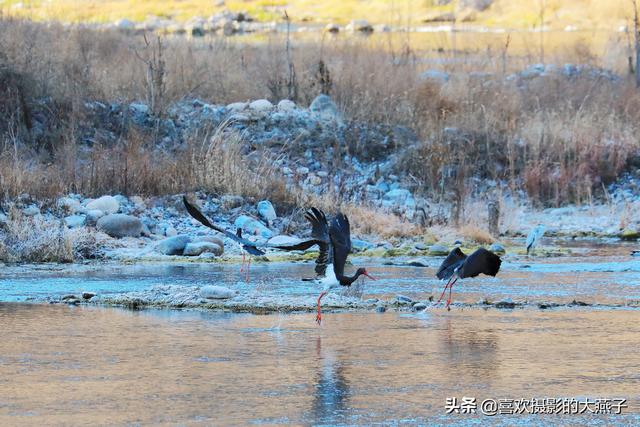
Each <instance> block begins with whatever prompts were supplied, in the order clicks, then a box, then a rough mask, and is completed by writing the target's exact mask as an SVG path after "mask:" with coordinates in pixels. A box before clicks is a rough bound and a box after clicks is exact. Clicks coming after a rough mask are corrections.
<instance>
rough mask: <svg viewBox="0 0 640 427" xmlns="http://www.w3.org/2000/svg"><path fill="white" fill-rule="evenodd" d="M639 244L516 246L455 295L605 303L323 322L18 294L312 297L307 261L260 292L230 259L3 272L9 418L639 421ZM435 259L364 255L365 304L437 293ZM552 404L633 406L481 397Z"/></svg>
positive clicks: (5, 413) (2, 400)
mask: <svg viewBox="0 0 640 427" xmlns="http://www.w3.org/2000/svg"><path fill="white" fill-rule="evenodd" d="M629 252H630V247H629V246H626V245H621V246H604V247H601V248H595V249H593V248H590V249H585V251H583V250H581V249H580V248H579V247H576V248H574V249H573V253H574V255H573V256H571V257H560V258H538V257H530V258H529V257H513V256H506V257H504V264H503V268H502V269H501V272H500V274H499V275H498V277H497V278H482V279H477V280H467V281H465V283H464V284H462V285H460V286H458V285H456V288H454V301H456V302H476V301H478V299H479V298H490V299H491V300H494V301H497V300H499V299H501V298H512V299H513V300H528V301H557V302H564V303H568V302H571V301H572V300H574V299H576V300H579V301H585V302H588V303H593V304H603V305H601V306H599V307H597V308H585V307H582V308H576V307H568V306H563V307H560V308H557V309H551V310H538V309H536V308H535V306H534V307H533V308H531V306H530V308H526V309H515V310H498V309H495V308H491V309H487V310H485V309H482V308H468V307H467V308H463V307H461V306H454V308H453V310H452V311H450V312H447V311H445V310H444V309H443V308H442V307H439V308H432V309H429V310H427V311H426V312H421V313H412V312H405V313H398V312H387V313H373V312H364V313H330V312H327V313H325V315H324V317H323V319H324V322H323V325H322V326H321V327H318V326H317V325H316V324H315V323H314V315H313V314H311V313H301V314H286V315H285V314H271V315H263V316H259V315H249V314H232V313H213V312H201V311H171V310H143V311H127V310H121V309H108V308H99V307H73V306H66V305H57V304H56V305H49V304H28V303H24V302H23V301H25V300H30V299H35V300H42V299H46V297H48V296H54V297H55V296H56V295H57V296H59V295H63V294H67V293H77V292H80V291H83V290H88V291H93V292H98V293H100V294H109V293H117V292H124V291H133V290H140V289H145V288H147V287H150V286H152V285H154V284H169V283H170V284H177V285H180V284H184V285H186V286H187V285H188V286H193V285H194V284H196V285H197V284H202V285H203V284H207V283H217V284H224V285H226V286H229V287H231V288H234V289H238V290H239V291H241V292H254V291H255V292H270V293H277V294H283V295H307V294H308V295H314V294H315V292H316V290H315V289H313V288H311V289H310V287H309V286H310V285H309V283H308V282H301V281H300V280H299V279H300V277H302V276H308V275H309V273H310V271H311V270H312V266H313V264H308V263H266V264H258V265H255V268H254V269H253V271H252V283H251V284H247V283H244V282H243V281H241V280H239V275H238V271H237V268H238V266H236V265H229V264H227V265H218V264H201V265H197V264H184V265H167V264H160V265H153V264H151V265H134V266H118V265H107V266H91V265H90V266H71V267H69V266H38V267H6V266H5V267H4V268H3V269H2V270H1V271H0V301H2V302H0V425H2V426H4V425H96V424H107V425H158V424H165V425H230V424H234V425H246V424H266V425H273V424H290V423H293V424H303V425H309V424H314V425H353V424H361V425H371V424H377V423H380V424H385V425H386V424H390V425H398V424H407V425H415V424H419V425H420V424H421V425H438V424H443V425H444V424H451V423H458V424H463V425H478V424H487V423H494V424H502V425H514V424H520V425H548V424H549V423H559V424H564V425H585V424H589V425H612V424H626V425H639V424H640V352H639V351H638V348H639V347H638V343H639V342H640V310H638V309H637V308H635V309H632V308H626V307H625V305H627V304H631V305H635V306H637V301H638V300H640V259H638V258H636V257H631V256H629ZM440 261H441V259H438V258H427V263H428V265H427V267H424V268H416V267H402V266H389V265H383V264H384V262H386V261H385V260H380V259H378V260H367V259H363V258H354V264H357V265H367V266H369V270H370V272H371V273H372V274H375V275H376V276H379V279H380V280H378V281H376V282H366V284H365V287H364V290H363V298H370V297H372V296H378V297H380V298H391V297H393V296H395V295H397V294H403V295H407V296H410V297H411V298H414V299H425V298H426V297H428V296H429V295H432V294H435V293H439V289H440V288H441V286H442V284H441V283H439V282H438V281H437V280H435V279H434V278H433V273H434V270H435V268H436V266H437V264H438V263H439V262H440ZM349 268H353V267H349ZM18 301H21V302H18ZM463 397H471V398H475V399H476V404H477V405H478V406H477V408H476V413H475V414H461V413H457V414H456V413H454V414H447V413H446V408H445V404H446V400H447V398H457V403H458V404H459V403H460V402H461V399H462V398H463ZM545 398H551V399H561V398H568V399H571V398H574V399H576V400H577V401H578V402H580V401H587V400H590V401H591V402H593V401H594V399H598V398H602V399H626V401H625V405H626V407H623V408H622V414H620V415H606V414H597V415H596V414H591V413H589V412H591V411H590V410H587V413H588V414H587V413H585V414H581V415H557V414H553V415H551V414H549V415H539V414H536V415H533V414H528V413H525V414H522V415H498V416H494V417H491V416H487V415H483V414H482V408H481V402H483V401H485V400H486V399H495V401H496V402H498V404H499V403H500V402H501V403H502V404H503V405H513V404H512V403H509V402H510V401H508V400H502V401H501V399H516V400H519V399H529V402H532V399H545ZM616 402H620V401H616ZM531 405H532V404H531ZM511 407H513V406H511ZM525 407H527V408H528V409H527V410H526V411H525V412H530V411H531V410H532V409H531V408H532V406H526V405H525ZM503 409H504V408H503ZM591 409H594V406H593V405H592V406H591ZM504 410H505V411H508V409H504ZM488 412H491V411H488Z"/></svg>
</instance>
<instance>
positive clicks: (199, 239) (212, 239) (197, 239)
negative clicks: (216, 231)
mask: <svg viewBox="0 0 640 427" xmlns="http://www.w3.org/2000/svg"><path fill="white" fill-rule="evenodd" d="M191 242H193V243H199V242H209V243H213V244H214V245H218V246H219V247H220V248H221V250H222V251H224V242H223V241H222V240H221V239H218V238H217V237H214V236H198V237H194V238H193V239H192V240H191ZM219 255H222V253H220V254H219Z"/></svg>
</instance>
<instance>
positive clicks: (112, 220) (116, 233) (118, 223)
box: [96, 214, 142, 238]
mask: <svg viewBox="0 0 640 427" xmlns="http://www.w3.org/2000/svg"><path fill="white" fill-rule="evenodd" d="M96 226H97V228H98V230H100V231H103V232H105V233H107V234H108V235H109V236H111V237H115V238H121V237H139V236H140V234H141V233H142V221H140V219H138V218H136V217H135V216H131V215H125V214H111V215H105V216H103V217H102V218H100V219H99V220H98V222H97V223H96Z"/></svg>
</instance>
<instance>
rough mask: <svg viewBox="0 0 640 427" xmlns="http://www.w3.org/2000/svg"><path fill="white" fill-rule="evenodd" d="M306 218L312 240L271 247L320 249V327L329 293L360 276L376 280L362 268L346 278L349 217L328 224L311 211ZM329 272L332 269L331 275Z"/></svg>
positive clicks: (340, 215)
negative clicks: (325, 298) (326, 297)
mask: <svg viewBox="0 0 640 427" xmlns="http://www.w3.org/2000/svg"><path fill="white" fill-rule="evenodd" d="M304 217H305V218H306V219H307V221H309V222H310V223H311V238H309V239H307V240H303V241H302V242H299V243H296V244H293V245H283V246H272V247H274V248H278V249H283V250H289V251H291V250H305V249H308V248H310V247H312V246H314V245H317V246H318V248H319V254H318V258H317V259H316V267H315V271H316V274H317V275H318V276H317V278H316V280H317V281H318V282H319V283H320V285H321V286H322V292H321V293H320V296H319V297H318V314H317V316H316V322H318V324H320V323H321V322H322V311H321V309H320V304H321V300H322V298H323V297H324V296H325V295H327V293H329V291H331V290H333V289H336V288H338V287H340V286H351V284H352V283H353V282H355V281H356V280H358V278H359V277H360V276H366V277H368V278H370V279H372V280H376V279H374V278H373V277H371V275H369V273H368V272H367V269H366V268H363V267H360V268H358V269H357V270H356V272H355V274H353V275H352V276H346V275H345V272H344V266H345V264H346V262H347V257H348V256H349V253H351V229H350V226H349V218H347V216H346V215H344V214H343V213H338V214H337V215H336V216H335V217H334V218H333V219H332V220H331V224H329V222H328V221H327V217H326V215H325V214H324V212H322V211H321V210H320V209H317V208H311V209H309V210H308V211H307V212H306V213H305V215H304ZM327 269H329V273H328V274H327Z"/></svg>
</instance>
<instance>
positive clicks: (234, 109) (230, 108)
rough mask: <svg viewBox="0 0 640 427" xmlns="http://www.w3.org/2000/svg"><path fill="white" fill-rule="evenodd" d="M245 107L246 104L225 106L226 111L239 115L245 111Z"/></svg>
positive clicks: (238, 103)
mask: <svg viewBox="0 0 640 427" xmlns="http://www.w3.org/2000/svg"><path fill="white" fill-rule="evenodd" d="M247 107H248V104H247V103H246V102H234V103H232V104H229V105H227V110H228V111H229V112H231V113H239V112H240V111H243V110H245V109H246V108H247Z"/></svg>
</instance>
